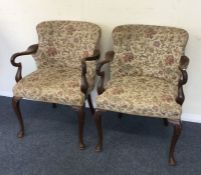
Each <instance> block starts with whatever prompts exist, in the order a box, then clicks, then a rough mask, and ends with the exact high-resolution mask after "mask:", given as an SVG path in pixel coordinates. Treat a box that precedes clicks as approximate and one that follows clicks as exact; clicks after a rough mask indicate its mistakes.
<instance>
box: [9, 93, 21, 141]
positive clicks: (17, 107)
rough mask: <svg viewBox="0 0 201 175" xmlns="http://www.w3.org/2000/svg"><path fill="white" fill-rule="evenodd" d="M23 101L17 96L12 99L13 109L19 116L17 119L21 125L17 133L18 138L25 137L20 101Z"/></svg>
mask: <svg viewBox="0 0 201 175" xmlns="http://www.w3.org/2000/svg"><path fill="white" fill-rule="evenodd" d="M21 99H22V98H21V97H15V96H14V97H13V98H12V105H13V109H14V111H15V114H16V115H17V119H18V122H19V125H20V129H19V131H18V133H17V137H18V138H22V137H24V122H23V119H22V114H21V111H20V100H21Z"/></svg>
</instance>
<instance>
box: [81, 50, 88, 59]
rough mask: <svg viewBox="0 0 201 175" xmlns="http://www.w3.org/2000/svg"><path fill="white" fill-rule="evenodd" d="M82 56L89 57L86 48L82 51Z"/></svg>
mask: <svg viewBox="0 0 201 175" xmlns="http://www.w3.org/2000/svg"><path fill="white" fill-rule="evenodd" d="M82 56H83V57H84V58H86V57H89V52H88V51H87V50H85V51H83V53H82Z"/></svg>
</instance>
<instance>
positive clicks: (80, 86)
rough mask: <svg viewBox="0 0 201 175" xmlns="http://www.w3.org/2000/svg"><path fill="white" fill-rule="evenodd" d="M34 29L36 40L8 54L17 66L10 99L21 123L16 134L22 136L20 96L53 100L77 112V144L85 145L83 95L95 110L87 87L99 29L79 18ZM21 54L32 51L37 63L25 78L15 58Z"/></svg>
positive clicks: (91, 79) (96, 53)
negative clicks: (23, 50) (12, 53)
mask: <svg viewBox="0 0 201 175" xmlns="http://www.w3.org/2000/svg"><path fill="white" fill-rule="evenodd" d="M36 29H37V33H38V38H39V43H38V44H35V45H32V46H30V47H29V48H28V49H27V50H26V51H25V52H20V53H16V54H14V55H13V56H12V57H11V64H12V65H13V66H15V67H17V68H18V69H17V73H16V76H15V80H16V82H17V84H16V85H15V86H14V88H13V99H12V104H13V108H14V111H15V113H16V115H17V118H18V121H19V125H20V130H19V132H18V134H17V136H18V137H19V138H22V137H23V136H24V124H23V119H22V115H21V111H20V99H22V98H27V99H30V100H34V101H43V102H48V103H53V106H54V107H55V106H56V104H64V105H70V106H72V107H73V108H75V109H76V110H78V113H79V117H78V118H79V144H80V149H84V147H85V145H84V142H83V129H84V107H85V99H87V100H88V102H89V106H90V109H91V111H92V112H94V108H93V105H92V102H91V97H90V91H91V90H92V89H93V86H94V79H95V73H94V72H95V65H96V63H95V62H96V61H93V60H98V59H99V51H98V50H97V48H98V44H99V39H100V33H101V29H100V27H99V26H97V25H95V24H93V23H89V22H79V21H45V22H42V23H40V24H38V25H37V28H36ZM23 55H32V56H33V58H34V59H35V61H36V64H37V70H36V71H34V72H32V73H31V74H29V75H27V76H25V77H24V78H22V74H21V72H22V65H21V63H17V62H16V61H15V60H16V58H17V57H18V56H23ZM92 64H93V65H92Z"/></svg>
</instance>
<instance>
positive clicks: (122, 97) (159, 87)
mask: <svg viewBox="0 0 201 175" xmlns="http://www.w3.org/2000/svg"><path fill="white" fill-rule="evenodd" d="M177 92H178V87H177V86H176V85H174V84H171V83H169V82H167V81H164V80H162V79H159V78H154V77H145V76H135V77H131V76H124V77H121V78H120V77H115V78H113V79H112V80H110V81H109V82H108V83H107V86H106V90H105V92H104V93H103V94H101V95H99V96H98V97H97V108H98V109H103V110H110V111H115V112H121V113H126V114H132V115H142V116H149V117H159V118H171V119H179V118H180V114H181V106H180V105H179V104H177V103H176V101H175V99H176V97H177Z"/></svg>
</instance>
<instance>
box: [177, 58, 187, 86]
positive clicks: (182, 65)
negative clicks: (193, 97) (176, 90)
mask: <svg viewBox="0 0 201 175" xmlns="http://www.w3.org/2000/svg"><path fill="white" fill-rule="evenodd" d="M188 65H189V58H188V57H187V56H182V57H181V59H180V63H179V70H180V71H181V73H182V77H181V79H180V81H179V86H182V85H184V84H186V82H187V80H188V74H187V71H186V69H187V67H188Z"/></svg>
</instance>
